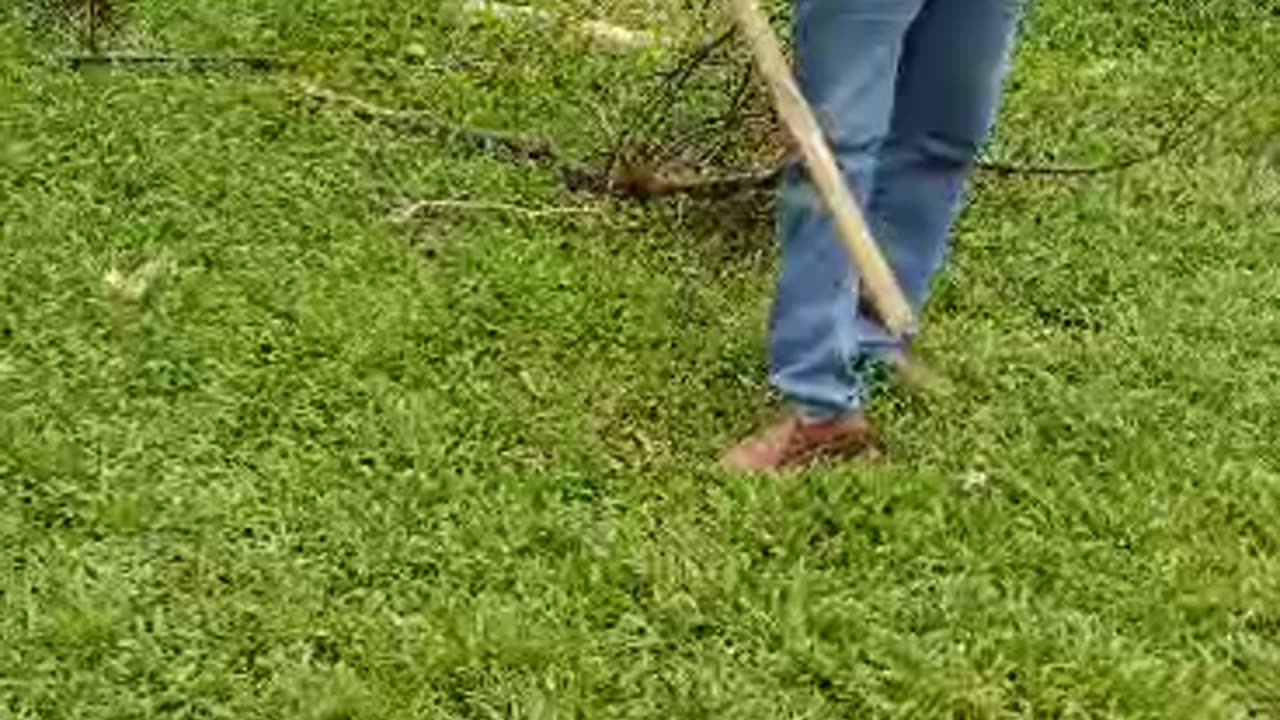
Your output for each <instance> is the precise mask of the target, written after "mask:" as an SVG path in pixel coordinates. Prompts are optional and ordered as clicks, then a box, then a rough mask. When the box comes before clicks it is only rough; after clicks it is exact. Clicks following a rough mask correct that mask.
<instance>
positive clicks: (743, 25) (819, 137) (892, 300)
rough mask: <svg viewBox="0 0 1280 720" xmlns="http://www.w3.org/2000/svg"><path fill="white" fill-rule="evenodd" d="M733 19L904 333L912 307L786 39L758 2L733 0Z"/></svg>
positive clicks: (881, 308) (866, 275)
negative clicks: (795, 70) (801, 81)
mask: <svg viewBox="0 0 1280 720" xmlns="http://www.w3.org/2000/svg"><path fill="white" fill-rule="evenodd" d="M730 7H731V9H732V12H733V17H734V20H735V21H736V22H737V24H738V27H739V29H741V30H742V32H743V34H744V35H745V36H746V38H747V42H748V43H749V44H750V46H751V51H752V54H753V55H754V56H755V60H756V64H757V66H758V67H759V68H760V73H761V74H762V75H763V76H764V78H765V81H766V82H767V83H768V85H769V89H770V90H771V92H772V94H773V98H774V104H775V106H776V109H777V111H778V115H779V116H780V117H781V118H782V122H783V124H784V125H786V127H787V130H788V131H789V132H790V133H791V135H792V136H794V138H795V140H796V143H797V144H798V145H799V146H800V151H801V154H802V155H803V156H804V160H805V164H806V165H807V166H808V168H809V174H810V176H811V177H812V178H813V182H814V184H815V185H816V186H817V188H818V192H819V193H820V194H821V195H822V198H823V200H824V201H825V202H826V204H827V209H828V210H829V211H830V212H831V215H832V218H833V219H834V221H835V225H836V229H837V230H838V232H839V235H840V238H841V239H842V240H843V241H844V244H845V247H846V248H848V250H849V255H850V257H851V258H852V260H853V263H854V265H855V266H857V268H858V272H859V274H860V276H861V279H862V282H863V283H864V284H865V286H866V291H867V292H866V294H867V296H868V298H869V299H870V300H871V305H872V307H874V308H875V310H876V313H877V314H878V315H879V316H880V319H881V321H882V322H883V323H884V325H885V327H886V328H888V329H889V331H890V332H891V333H893V334H894V335H896V336H899V337H901V336H902V335H904V334H905V333H906V332H907V331H908V330H909V329H910V327H911V324H912V315H913V313H912V310H911V305H910V304H909V303H908V302H907V299H906V297H905V296H904V295H903V294H902V289H901V288H900V287H899V286H898V281H897V279H896V278H895V277H894V275H893V271H892V270H891V269H890V268H889V264H888V263H887V262H885V259H884V255H882V254H881V252H880V248H879V247H878V246H877V245H876V243H875V240H874V239H872V237H871V232H870V231H869V230H868V229H867V223H866V220H865V219H864V218H863V216H862V212H861V211H860V210H859V209H858V203H857V201H856V200H855V199H854V196H853V193H852V192H851V191H850V190H849V186H848V184H847V183H846V182H845V179H844V176H843V175H842V174H841V172H840V168H839V166H838V165H837V164H836V158H835V155H834V154H833V153H832V152H831V147H830V146H829V145H828V144H827V141H826V138H825V137H824V135H823V133H822V127H821V126H820V125H819V124H818V119H817V117H816V116H815V115H814V113H813V109H812V108H811V107H809V103H808V102H807V101H806V100H805V99H804V96H803V95H802V94H801V93H800V88H799V87H797V85H796V82H795V79H794V78H793V77H792V75H791V67H790V65H789V64H788V63H787V59H786V56H785V55H784V54H783V52H782V43H781V42H780V41H779V40H778V36H777V34H776V33H775V32H774V31H773V27H772V26H771V25H770V24H769V19H768V17H766V16H765V14H764V12H763V11H761V10H760V6H759V4H758V3H757V0H731V3H730Z"/></svg>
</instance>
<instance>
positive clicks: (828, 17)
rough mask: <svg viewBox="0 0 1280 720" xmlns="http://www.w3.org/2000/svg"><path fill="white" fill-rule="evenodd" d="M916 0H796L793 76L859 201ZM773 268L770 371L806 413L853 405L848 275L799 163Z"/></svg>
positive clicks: (787, 186) (784, 198) (787, 188)
mask: <svg viewBox="0 0 1280 720" xmlns="http://www.w3.org/2000/svg"><path fill="white" fill-rule="evenodd" d="M924 1H925V0H796V8H795V13H796V15H795V18H796V25H795V46H796V76H797V79H798V81H799V83H800V86H801V89H802V91H803V92H804V94H805V96H806V97H807V98H808V99H809V101H810V103H812V104H813V106H814V110H815V111H816V112H817V114H818V117H819V120H820V121H821V122H822V124H823V126H824V129H825V130H826V131H827V133H828V136H829V138H830V140H831V144H832V150H833V151H834V152H835V154H836V158H837V160H838V162H839V163H840V167H841V170H843V172H844V174H845V178H846V180H847V181H848V182H849V183H850V185H851V187H852V188H853V191H854V194H855V196H857V197H858V199H859V201H860V202H865V199H866V198H867V197H868V195H869V193H870V189H871V178H872V173H873V171H874V166H875V157H876V152H877V150H878V148H879V146H880V143H881V142H882V141H883V139H884V137H885V135H886V134H887V133H888V130H889V122H890V119H891V113H892V108H893V95H894V86H895V78H896V77H897V70H898V64H899V59H900V56H901V53H902V47H903V42H904V39H905V37H906V33H907V29H908V28H909V27H910V25H911V22H912V20H913V19H914V18H915V16H916V14H917V12H918V11H919V9H920V6H921V5H922V4H923V2H924ZM779 205H780V208H779V219H778V224H779V228H778V230H779V235H780V236H781V245H782V268H781V273H780V276H779V278H778V285H777V292H776V295H775V298H774V303H773V309H772V311H771V313H770V319H769V358H770V371H771V379H772V382H773V384H774V386H775V387H777V388H778V390H779V391H780V392H781V393H782V395H783V397H784V398H785V399H786V400H787V402H788V403H789V404H790V405H792V406H794V407H795V408H796V409H798V410H799V411H800V412H802V413H803V414H806V415H808V416H811V417H815V418H821V417H830V416H834V415H838V414H842V413H846V412H850V411H852V410H855V409H857V408H858V407H860V406H861V405H862V404H863V402H865V395H866V389H865V387H864V386H863V383H862V382H861V380H860V378H859V377H858V376H857V373H855V371H854V361H855V360H856V359H857V357H858V354H859V353H858V341H857V327H856V320H857V304H858V303H857V297H856V292H855V290H856V282H857V280H856V277H855V274H854V272H853V269H852V266H851V264H850V262H849V258H848V255H847V253H846V251H845V249H844V245H843V244H842V243H841V242H840V239H839V237H838V236H837V235H836V230H835V228H834V227H833V225H832V223H831V219H830V216H829V214H828V213H827V211H826V208H825V207H824V206H823V203H822V201H821V199H820V198H819V196H818V195H817V192H816V190H815V188H814V186H813V184H812V182H811V180H810V179H809V177H808V173H807V172H806V171H805V170H804V169H803V168H802V167H800V166H798V165H796V166H793V167H792V168H790V170H789V171H788V173H787V175H786V178H785V179H784V181H783V186H782V191H781V195H780V198H779Z"/></svg>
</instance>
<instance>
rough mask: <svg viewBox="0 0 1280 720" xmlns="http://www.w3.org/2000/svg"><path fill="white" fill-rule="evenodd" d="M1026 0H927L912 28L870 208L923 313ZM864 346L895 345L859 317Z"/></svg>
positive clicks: (887, 349)
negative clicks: (1024, 0)
mask: <svg viewBox="0 0 1280 720" xmlns="http://www.w3.org/2000/svg"><path fill="white" fill-rule="evenodd" d="M1024 4H1025V3H1024V2H1023V1H1022V0H927V2H926V3H925V5H924V8H923V9H922V10H921V12H920V14H919V16H918V17H917V18H916V19H915V21H914V22H913V23H912V24H911V28H910V29H909V30H908V31H907V36H906V40H905V43H904V45H903V50H902V57H901V59H900V63H899V67H898V77H897V88H896V90H895V92H894V107H893V115H892V120H891V121H890V127H889V134H888V136H887V137H886V138H885V140H884V142H883V143H882V144H881V146H880V149H879V151H878V154H877V157H876V167H875V173H874V177H873V179H872V183H871V193H870V197H869V199H868V200H867V206H866V207H867V215H868V217H869V222H870V224H871V226H872V228H873V231H874V232H875V234H876V239H877V240H878V241H879V242H880V244H881V246H882V248H883V249H884V252H885V255H886V256H887V260H888V261H889V264H890V266H891V267H893V269H894V273H895V275H897V277H898V281H899V282H900V283H901V284H902V289H903V292H904V293H905V294H906V295H907V298H908V299H909V300H910V301H911V303H912V304H913V305H914V306H915V308H916V310H917V312H919V311H920V309H921V308H922V307H923V306H924V303H925V300H926V299H927V297H928V294H929V289H930V285H931V284H932V281H933V279H934V276H935V275H936V274H937V272H938V270H939V268H940V267H941V266H942V263H943V260H944V258H945V256H946V253H947V250H948V246H949V238H950V230H951V225H952V223H953V222H954V219H955V216H956V213H957V211H958V210H959V208H960V205H961V201H962V200H963V196H964V190H965V185H966V182H967V180H968V177H969V174H970V170H971V169H972V167H973V163H974V161H975V159H976V158H977V155H978V152H979V150H980V148H981V145H982V143H983V142H984V141H985V140H986V138H987V135H988V134H989V132H990V130H991V126H992V123H993V121H994V119H995V114H996V110H997V107H998V105H999V101H1000V96H1001V90H1002V89H1003V85H1004V77H1005V74H1006V71H1007V68H1008V65H1009V62H1008V61H1009V55H1010V51H1011V49H1012V46H1013V42H1012V41H1013V38H1014V36H1015V33H1016V29H1017V25H1018V22H1019V19H1020V16H1021V13H1022V9H1023V5H1024ZM856 335H857V338H858V344H859V348H860V350H861V351H862V352H863V353H866V354H870V355H876V356H884V355H888V354H891V353H892V352H894V351H895V350H898V349H900V348H898V347H897V345H898V344H897V343H896V342H894V341H892V340H891V339H890V338H889V336H888V333H887V332H886V331H885V330H884V328H883V327H882V326H881V325H880V324H879V323H878V322H877V321H876V320H875V319H874V318H868V317H865V316H863V317H860V318H859V321H858V330H857V333H856Z"/></svg>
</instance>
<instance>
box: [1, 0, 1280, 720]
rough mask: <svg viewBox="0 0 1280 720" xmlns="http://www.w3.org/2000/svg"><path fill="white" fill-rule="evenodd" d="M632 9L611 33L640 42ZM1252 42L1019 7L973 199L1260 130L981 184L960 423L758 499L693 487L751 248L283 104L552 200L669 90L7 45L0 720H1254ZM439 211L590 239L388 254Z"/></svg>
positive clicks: (316, 9) (454, 30) (1271, 449)
mask: <svg viewBox="0 0 1280 720" xmlns="http://www.w3.org/2000/svg"><path fill="white" fill-rule="evenodd" d="M579 4H580V5H583V6H586V5H587V4H586V3H579ZM656 4H657V3H648V4H646V3H640V2H635V3H632V7H629V8H620V9H619V14H618V17H619V18H629V19H630V21H631V22H638V21H641V20H643V19H644V18H646V17H648V18H650V19H651V22H652V24H653V25H654V26H659V27H664V28H671V27H676V26H677V25H678V23H675V22H674V21H666V20H662V19H660V18H659V16H658V15H656V14H653V13H656V11H655V10H653V8H652V7H650V6H652V5H656ZM669 4H670V5H675V3H669ZM1193 5H1194V8H1192V6H1193ZM1267 5H1268V4H1267V3H1264V2H1260V1H1259V0H1202V1H1201V2H1198V3H1195V4H1190V3H1189V4H1187V8H1192V9H1187V8H1183V7H1182V6H1181V5H1180V4H1178V3H1150V2H1145V1H1140V0H1046V1H1045V2H1043V3H1041V4H1040V6H1039V7H1038V9H1037V11H1036V12H1035V14H1034V16H1033V17H1032V18H1031V20H1030V22H1029V25H1028V30H1027V35H1026V37H1025V40H1024V42H1023V44H1022V47H1021V52H1020V61H1019V65H1018V68H1017V71H1016V73H1015V76H1014V78H1013V80H1012V83H1011V90H1010V95H1009V98H1008V103H1007V105H1006V108H1005V113H1004V122H1003V124H1002V126H1001V129H1000V131H999V133H998V137H997V138H996V139H995V141H994V143H993V146H992V149H991V153H992V155H994V156H996V157H998V158H1001V159H1016V160H1028V161H1045V160H1052V161H1056V162H1077V161H1078V162H1093V161H1105V160H1107V159H1110V158H1113V157H1118V156H1122V155H1125V154H1127V153H1130V152H1142V151H1148V150H1151V149H1152V148H1153V147H1154V146H1155V143H1156V142H1157V139H1158V138H1159V136H1160V135H1161V134H1162V133H1163V131H1164V129H1165V128H1167V127H1168V126H1169V125H1170V124H1171V123H1172V122H1174V120H1175V119H1176V118H1177V117H1179V116H1181V115H1182V114H1183V113H1185V112H1186V111H1187V110H1188V109H1194V108H1196V107H1200V106H1203V110H1202V113H1201V114H1212V111H1213V108H1215V107H1219V106H1221V105H1222V104H1224V103H1227V102H1229V101H1230V100H1231V99H1232V98H1233V97H1236V96H1237V95H1239V94H1240V93H1242V92H1244V91H1246V90H1248V89H1249V88H1254V90H1253V91H1252V96H1251V98H1250V99H1249V100H1247V101H1246V102H1244V103H1242V104H1241V105H1240V106H1239V107H1238V108H1237V109H1236V110H1235V111H1233V112H1232V113H1230V114H1229V115H1228V116H1227V117H1225V118H1223V119H1222V120H1221V121H1220V122H1219V123H1218V124H1216V125H1215V126H1214V128H1213V129H1212V131H1209V132H1205V133H1202V134H1200V135H1198V136H1197V137H1196V139H1195V140H1194V141H1192V142H1190V143H1188V144H1186V145H1184V146H1181V147H1179V148H1178V149H1177V150H1176V151H1174V152H1173V153H1171V154H1170V155H1169V156H1168V157H1165V158H1163V159H1161V160H1159V161H1157V162H1153V163H1149V164H1146V165H1143V166H1140V167H1138V168H1135V169H1133V170H1130V171H1128V172H1125V173H1122V174H1117V175H1108V176H1104V177H1095V178H1085V179H1073V180H1062V179H1001V178H995V177H991V176H985V177H983V178H980V179H979V180H978V181H977V182H976V184H975V188H974V194H973V202H972V204H971V207H970V208H969V210H968V211H967V212H966V214H965V216H964V218H963V219H962V221H961V223H960V227H959V229H958V236H957V241H956V251H955V254H954V257H953V261H952V264H951V265H950V266H949V269H948V272H947V274H946V276H945V277H944V278H942V280H941V282H940V284H939V286H938V289H937V292H936V296H935V301H934V302H933V303H932V305H931V307H930V310H929V316H928V321H927V331H926V333H925V335H924V337H923V339H922V342H923V346H924V351H925V352H926V354H927V355H928V356H929V357H930V358H932V360H933V362H934V363H935V364H936V365H937V367H938V368H939V369H940V370H941V371H943V372H945V373H946V374H947V375H948V376H949V377H950V378H951V380H952V382H953V383H954V385H955V392H954V393H952V394H950V395H946V396H936V397H933V396H926V397H911V396H905V395H899V394H895V393H890V394H887V395H885V396H884V398H883V399H882V401H881V402H880V403H879V405H878V406H877V415H878V417H879V418H880V420H881V421H882V423H883V424H884V425H885V427H886V433H887V435H888V439H889V442H890V443H891V446H892V453H891V455H890V457H889V458H888V459H887V460H885V461H884V462H881V463H879V464H876V465H874V466H850V467H843V468H836V469H831V470H827V471H822V472H815V473H812V474H810V475H808V476H806V477H803V478H796V479H790V480H784V481H780V482H778V481H762V480H749V479H738V478H730V477H725V476H723V475H721V474H719V473H717V472H716V471H715V470H714V469H713V464H714V460H715V458H716V457H717V455H718V454H719V452H720V450H721V448H722V447H723V445H724V444H725V443H727V442H728V441H729V440H731V439H733V438H735V437H736V436H738V435H739V434H741V433H742V432H744V431H746V430H748V429H750V428H751V427H752V426H753V425H754V424H755V423H756V422H757V421H758V420H759V419H760V418H762V417H765V416H766V415H767V413H768V412H769V405H768V398H767V393H766V386H765V383H764V371H765V368H764V351H763V321H764V313H765V309H766V307H767V304H768V302H769V299H770V297H769V296H770V289H771V284H772V274H773V270H774V262H775V259H774V255H773V251H772V250H773V241H772V239H771V236H770V229H769V227H768V224H767V223H758V222H757V223H749V222H748V223H736V224H735V223H727V224H725V223H717V222H715V219H716V218H717V215H716V213H718V212H719V213H724V212H727V211H724V210H717V209H716V208H711V209H708V208H706V207H704V206H699V205H695V204H692V203H687V202H683V201H672V202H667V203H658V204H650V205H646V206H634V205H625V204H618V203H610V202H607V201H604V200H601V199H599V198H591V197H574V196H571V195H569V194H568V193H567V192H566V191H565V190H563V189H562V187H561V185H560V182H559V179H558V178H557V177H555V176H554V174H553V173H550V172H548V171H546V170H545V169H540V168H538V167H535V166H531V165H521V164H513V163H511V162H508V161H506V160H503V159H500V158H496V157H494V156H493V155H492V154H489V153H485V152H478V151H476V150H475V149H474V148H470V147H468V146H467V145H466V144H464V143H461V142H456V141H449V140H442V139H440V138H434V137H426V136H422V135H415V134H412V133H407V132H403V131H398V130H395V129H393V128H389V127H386V126H382V125H378V124H370V123H366V122H362V121H360V120H358V119H356V118H353V117H351V116H350V115H349V114H346V113H343V112H341V111H340V110H339V109H336V108H326V107H323V106H320V105H317V104H316V103H315V102H313V101H309V100H306V99H305V98H302V97H300V96H299V94H298V93H297V92H296V90H295V89H294V88H295V86H294V82H295V81H296V80H303V79H306V80H310V81H315V82H318V83H321V84H324V85H325V86H328V87H332V88H335V89H337V90H341V91H344V92H350V93H355V94H359V95H362V96H365V97H369V98H372V99H376V100H377V101H379V102H381V103H384V104H387V105H391V106H395V107H416V108H423V109H430V110H431V111H433V112H437V113H439V114H441V115H442V116H446V117H450V118H452V119H454V120H455V121H458V122H467V123H474V124H480V125H487V126H492V127H500V128H508V129H522V130H525V131H529V132H533V133H538V134H541V135H546V136H550V137H554V138H556V139H557V142H559V143H561V144H562V145H563V146H564V147H565V148H566V149H567V150H568V151H569V152H572V153H575V154H578V155H582V156H585V155H586V154H588V153H589V152H591V151H593V150H599V149H600V147H601V146H602V143H604V142H606V140H607V138H608V137H609V136H610V132H611V131H612V130H611V129H613V130H616V127H617V126H619V125H620V124H622V123H625V121H626V115H625V113H626V108H628V107H634V103H635V102H636V101H637V98H638V97H639V96H640V94H641V93H642V91H643V90H644V88H646V87H648V86H651V85H652V78H653V71H654V68H655V67H660V66H663V65H664V64H665V63H667V62H668V61H669V60H670V58H667V57H662V56H657V57H636V56H626V55H623V56H617V55H605V54H601V53H598V52H595V51H589V50H586V49H584V48H583V47H582V46H581V45H580V44H573V43H566V42H561V40H562V38H560V37H558V36H557V35H556V34H555V33H554V32H551V33H548V32H546V31H542V30H539V31H528V30H520V29H513V28H510V27H506V26H503V25H502V24H500V23H498V24H492V25H486V26H484V27H479V28H471V29H468V28H465V27H463V26H461V25H459V24H458V23H457V22H456V21H455V20H453V19H451V15H450V13H448V12H442V10H441V7H440V6H439V5H437V4H436V3H433V2H427V3H420V2H409V1H408V0H364V1H361V0H325V1H324V2H312V3H294V2H289V1H287V0H239V1H233V0H217V1H214V0H209V1H208V2H200V3H189V2H179V1H178V0H155V2H147V3H141V2H139V3H134V6H133V7H132V9H131V13H130V15H129V17H128V18H127V19H126V23H125V27H126V29H127V32H126V33H125V35H124V36H122V37H121V38H119V39H118V40H117V42H119V43H121V44H123V45H125V46H135V47H149V48H152V49H169V50H176V51H184V52H228V51H236V52H269V53H280V54H283V55H286V56H288V57H290V58H292V59H294V60H296V61H297V62H298V63H299V64H298V66H297V68H296V69H294V70H292V71H289V72H283V73H273V74H262V73H256V74H255V73H245V72H241V73H236V72H232V73H208V74H198V73H181V72H179V73H168V72H156V71H150V72H131V71H112V70H101V69H99V70H89V71H82V72H79V73H74V72H70V71H67V70H65V69H62V68H60V67H58V66H57V65H56V64H53V63H51V62H48V61H47V58H48V57H50V55H51V54H52V53H56V52H60V51H65V50H68V49H69V46H68V45H67V41H66V39H65V38H64V37H62V36H60V35H59V34H58V33H52V32H47V28H45V27H44V26H43V25H40V24H39V23H37V24H36V25H37V27H35V28H33V27H32V25H33V23H32V21H31V17H32V16H31V14H30V13H29V12H27V11H25V10H20V9H14V8H13V7H12V6H11V5H6V6H5V8H6V9H0V717H3V718H134V717H136V718H143V717H147V718H150V717H165V718H204V717H208V718H213V717H216V718H254V717H261V718H281V717H287V718H295V717H296V718H328V719H333V720H336V719H338V718H409V717H414V718H418V717H422V718H500V717H501V718H506V717H511V718H664V717H666V718H703V717H708V718H733V719H735V720H747V719H752V720H754V719H756V718H759V719H761V720H763V719H766V718H767V719H773V718H839V717H850V718H880V717H884V718H934V717H937V718H1004V717H1028V718H1031V717H1035V718H1196V719H1201V718H1272V717H1280V431H1277V429H1276V428H1277V426H1278V425H1280V248H1277V245H1276V240H1277V238H1280V84H1278V83H1277V76H1276V70H1277V68H1278V67H1280V44H1278V43H1277V37H1280V24H1278V23H1280V20H1278V19H1277V17H1276V15H1275V12H1274V7H1271V8H1268V7H1267ZM414 44H417V45H420V46H421V47H422V48H425V49H426V58H423V57H421V53H420V52H418V51H414V52H406V48H408V47H410V46H412V45H414ZM431 198H455V199H457V198H467V199H470V200H473V201H485V202H495V201H497V202H504V203H512V204H517V205H521V206H525V207H532V208H543V207H585V208H586V209H587V210H589V212H583V213H579V214H564V215H545V216H540V217H531V216H524V215H519V214H511V213H504V212H459V211H448V212H437V213H430V214H426V215H422V216H420V217H419V218H417V219H416V220H415V221H413V222H411V223H408V224H398V223H395V222H393V221H392V220H391V214H392V212H393V210H394V209H395V208H396V207H397V206H399V205H400V204H402V203H404V202H406V201H413V200H419V199H431ZM708 214H710V217H708ZM138 268H143V269H144V272H145V271H146V269H147V268H150V269H158V270H157V272H156V273H155V274H156V275H157V278H156V279H155V281H154V282H153V283H152V285H151V287H150V289H149V291H148V292H147V293H145V296H144V297H142V299H141V300H140V301H137V302H133V301H130V300H129V299H127V298H122V297H121V293H120V292H118V291H113V290H112V289H111V287H110V283H109V282H108V276H109V275H110V274H111V273H112V271H115V272H116V273H117V274H121V275H123V276H124V277H126V278H127V277H128V276H129V275H130V273H132V272H133V271H135V270H136V269H138Z"/></svg>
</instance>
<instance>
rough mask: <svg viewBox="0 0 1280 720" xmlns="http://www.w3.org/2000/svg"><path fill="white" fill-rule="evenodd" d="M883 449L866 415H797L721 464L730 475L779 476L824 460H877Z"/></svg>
mask: <svg viewBox="0 0 1280 720" xmlns="http://www.w3.org/2000/svg"><path fill="white" fill-rule="evenodd" d="M882 449H883V445H882V444H881V442H880V437H879V434H878V433H877V432H876V429H875V426H874V425H872V424H871V421H870V420H868V419H867V417H866V416H865V415H862V414H856V415H849V416H846V417H841V418H837V419H835V420H824V421H817V422H814V421H808V420H804V419H803V418H801V417H800V416H799V415H796V414H794V413H790V414H788V415H787V416H786V417H784V418H783V419H782V420H781V421H779V422H778V423H776V424H775V425H772V426H771V427H768V428H765V429H764V430H762V431H760V432H759V433H757V434H756V435H753V436H751V437H749V438H747V439H746V440H744V441H742V442H741V443H740V444H738V445H736V446H735V447H733V448H732V449H731V450H729V452H728V453H726V454H725V456H724V458H723V459H722V460H721V461H720V464H721V466H722V467H723V468H724V469H726V470H729V471H730V472H740V473H777V472H782V471H784V470H792V469H798V468H804V467H808V466H810V465H814V464H816V463H819V462H822V461H824V460H849V459H853V458H855V457H875V456H877V455H879V454H880V452H881V450H882Z"/></svg>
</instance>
